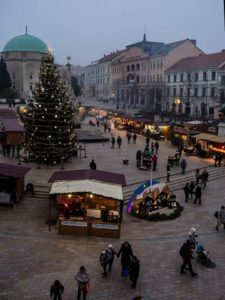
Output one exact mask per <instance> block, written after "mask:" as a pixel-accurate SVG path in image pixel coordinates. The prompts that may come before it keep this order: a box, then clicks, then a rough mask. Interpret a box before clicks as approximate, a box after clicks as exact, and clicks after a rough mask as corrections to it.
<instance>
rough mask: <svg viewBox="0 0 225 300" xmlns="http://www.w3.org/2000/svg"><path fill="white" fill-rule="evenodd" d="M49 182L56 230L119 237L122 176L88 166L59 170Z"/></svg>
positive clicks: (124, 182)
mask: <svg viewBox="0 0 225 300" xmlns="http://www.w3.org/2000/svg"><path fill="white" fill-rule="evenodd" d="M49 181H50V182H52V187H51V190H50V197H51V199H53V200H54V202H55V204H56V207H57V210H58V230H59V233H62V234H64V233H71V234H87V235H95V236H103V237H114V238H119V237H120V228H121V221H122V215H123V190H122V187H123V186H124V185H126V181H125V177H124V175H122V174H117V173H111V172H105V171H99V170H89V169H88V170H71V171H58V172H55V173H54V174H53V175H52V177H51V178H50V180H49Z"/></svg>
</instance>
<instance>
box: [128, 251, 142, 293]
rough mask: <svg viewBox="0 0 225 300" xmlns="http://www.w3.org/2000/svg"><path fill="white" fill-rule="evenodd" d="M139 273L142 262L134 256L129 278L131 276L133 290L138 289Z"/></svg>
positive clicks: (131, 261)
mask: <svg viewBox="0 0 225 300" xmlns="http://www.w3.org/2000/svg"><path fill="white" fill-rule="evenodd" d="M139 271H140V262H139V260H138V258H137V256H134V257H133V258H132V259H131V260H130V265H129V276H130V280H131V282H132V284H131V287H132V289H135V288H136V285H137V280H138V277H139Z"/></svg>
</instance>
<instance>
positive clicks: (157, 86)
mask: <svg viewBox="0 0 225 300" xmlns="http://www.w3.org/2000/svg"><path fill="white" fill-rule="evenodd" d="M200 53H201V54H202V53H203V52H202V51H201V50H200V49H199V48H198V47H197V46H196V41H195V40H190V39H185V40H182V41H178V42H174V43H170V44H164V43H162V42H148V41H147V40H146V35H144V38H143V40H142V41H141V42H139V43H136V44H132V45H128V46H127V47H126V50H125V51H124V52H123V55H122V56H121V57H119V58H117V59H115V60H114V61H113V62H112V88H113V93H114V94H115V97H116V100H117V101H118V102H119V103H123V106H126V105H130V106H134V107H139V108H147V109H148V110H150V111H162V110H164V109H165V105H166V104H165V80H164V79H165V76H164V75H165V70H166V69H168V68H169V67H170V66H172V65H173V64H174V63H175V62H177V61H179V60H180V59H181V58H183V57H187V56H196V55H198V54H200Z"/></svg>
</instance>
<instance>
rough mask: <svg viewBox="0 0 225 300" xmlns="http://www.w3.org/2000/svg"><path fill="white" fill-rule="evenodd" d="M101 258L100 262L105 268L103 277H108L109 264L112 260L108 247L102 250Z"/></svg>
mask: <svg viewBox="0 0 225 300" xmlns="http://www.w3.org/2000/svg"><path fill="white" fill-rule="evenodd" d="M99 260H100V264H101V266H102V268H103V273H102V275H103V277H106V276H107V266H108V264H109V262H110V260H111V252H110V251H109V250H108V249H106V250H102V251H101V254H100V257H99Z"/></svg>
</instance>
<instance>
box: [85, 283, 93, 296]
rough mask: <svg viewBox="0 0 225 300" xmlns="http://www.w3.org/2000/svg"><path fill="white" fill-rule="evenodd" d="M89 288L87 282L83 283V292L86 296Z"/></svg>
mask: <svg viewBox="0 0 225 300" xmlns="http://www.w3.org/2000/svg"><path fill="white" fill-rule="evenodd" d="M90 288H91V286H90V281H87V282H85V283H84V292H85V293H86V294H87V293H88V292H89V290H90Z"/></svg>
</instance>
